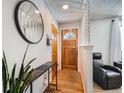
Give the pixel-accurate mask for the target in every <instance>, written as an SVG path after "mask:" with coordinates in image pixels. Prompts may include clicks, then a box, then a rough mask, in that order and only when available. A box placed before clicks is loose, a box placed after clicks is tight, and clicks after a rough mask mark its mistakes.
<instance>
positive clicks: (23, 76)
mask: <svg viewBox="0 0 124 93" xmlns="http://www.w3.org/2000/svg"><path fill="white" fill-rule="evenodd" d="M28 47H29V45H28ZM28 47H27V48H26V51H25V54H24V57H23V60H22V63H21V67H20V71H19V74H18V75H17V77H15V73H16V64H14V67H13V69H12V72H11V75H10V73H9V71H8V65H7V63H8V62H7V60H6V56H5V53H4V52H3V58H2V80H3V93H23V91H26V89H27V85H29V83H30V80H31V77H32V73H33V71H34V69H31V70H30V67H31V66H30V64H31V63H32V62H33V61H35V60H36V58H34V59H32V60H30V61H29V63H28V64H27V65H26V66H24V61H25V57H26V53H27V50H28Z"/></svg>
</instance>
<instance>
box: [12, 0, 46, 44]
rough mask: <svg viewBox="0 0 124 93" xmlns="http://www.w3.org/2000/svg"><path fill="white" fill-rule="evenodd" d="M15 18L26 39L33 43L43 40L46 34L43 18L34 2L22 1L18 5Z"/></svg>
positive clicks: (21, 33)
mask: <svg viewBox="0 0 124 93" xmlns="http://www.w3.org/2000/svg"><path fill="white" fill-rule="evenodd" d="M14 18H15V23H16V27H17V29H18V31H19V33H20V35H21V36H22V38H23V39H24V40H26V41H27V42H28V43H31V44H36V43H38V42H40V41H41V39H42V37H43V34H44V24H43V19H42V16H41V14H40V12H39V10H38V8H37V7H36V5H35V4H34V3H33V2H31V1H29V0H23V1H20V2H19V3H18V4H17V5H16V9H15V15H14Z"/></svg>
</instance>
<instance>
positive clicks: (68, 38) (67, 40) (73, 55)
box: [62, 29, 78, 69]
mask: <svg viewBox="0 0 124 93" xmlns="http://www.w3.org/2000/svg"><path fill="white" fill-rule="evenodd" d="M77 62H78V29H64V30H62V68H70V69H77Z"/></svg>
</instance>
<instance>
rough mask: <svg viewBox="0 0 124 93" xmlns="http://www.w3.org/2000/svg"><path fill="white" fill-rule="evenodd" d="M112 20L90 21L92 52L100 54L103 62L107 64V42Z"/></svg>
mask: <svg viewBox="0 0 124 93" xmlns="http://www.w3.org/2000/svg"><path fill="white" fill-rule="evenodd" d="M111 26H112V19H104V20H95V21H91V44H92V45H93V52H101V53H102V55H103V62H104V63H105V64H109V41H110V32H111Z"/></svg>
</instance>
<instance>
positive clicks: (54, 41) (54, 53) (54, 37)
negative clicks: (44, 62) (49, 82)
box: [52, 24, 58, 79]
mask: <svg viewBox="0 0 124 93" xmlns="http://www.w3.org/2000/svg"><path fill="white" fill-rule="evenodd" d="M57 35H58V30H57V28H56V27H55V26H54V25H53V24H52V62H53V63H57V60H58V59H57V57H58V56H57V55H58V51H57ZM55 71H56V69H55V68H54V69H53V71H52V79H53V78H54V76H55V74H56V73H55Z"/></svg>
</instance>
